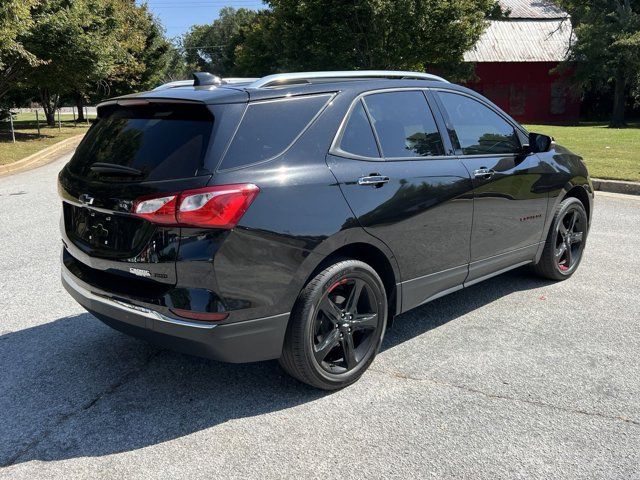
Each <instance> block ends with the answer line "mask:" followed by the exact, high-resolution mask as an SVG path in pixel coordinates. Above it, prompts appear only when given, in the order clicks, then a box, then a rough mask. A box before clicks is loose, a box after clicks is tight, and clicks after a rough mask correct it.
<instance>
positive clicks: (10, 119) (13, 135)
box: [9, 110, 16, 143]
mask: <svg viewBox="0 0 640 480" xmlns="http://www.w3.org/2000/svg"><path fill="white" fill-rule="evenodd" d="M9 123H11V138H12V139H13V143H16V132H15V131H14V130H13V113H11V110H9Z"/></svg>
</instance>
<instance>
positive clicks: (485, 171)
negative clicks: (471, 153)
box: [473, 167, 496, 180]
mask: <svg viewBox="0 0 640 480" xmlns="http://www.w3.org/2000/svg"><path fill="white" fill-rule="evenodd" d="M495 173H496V172H495V170H492V169H490V168H486V167H482V168H479V169H478V170H474V171H473V176H474V177H475V178H481V179H483V180H489V179H490V178H491V177H493V175H494V174H495Z"/></svg>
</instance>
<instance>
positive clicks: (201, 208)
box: [133, 183, 260, 228]
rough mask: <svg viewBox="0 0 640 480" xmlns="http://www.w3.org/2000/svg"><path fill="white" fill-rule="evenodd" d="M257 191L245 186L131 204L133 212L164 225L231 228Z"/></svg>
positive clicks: (249, 185)
mask: <svg viewBox="0 0 640 480" xmlns="http://www.w3.org/2000/svg"><path fill="white" fill-rule="evenodd" d="M259 192H260V189H259V188H258V187H257V186H256V185H253V184H251V183H245V184H236V185H216V186H214V187H205V188H200V189H197V190H186V191H184V192H180V193H176V194H171V195H167V194H165V195H164V196H162V197H142V198H139V199H138V200H136V201H135V202H134V203H133V213H134V214H135V215H137V216H138V217H142V218H144V219H146V220H149V221H150V222H153V223H160V224H164V225H179V226H189V227H205V228H233V227H235V226H236V224H237V223H238V222H239V221H240V219H241V218H242V216H243V215H244V213H245V212H246V211H247V209H248V208H249V206H250V205H251V203H252V202H253V200H254V199H255V197H256V195H258V193H259Z"/></svg>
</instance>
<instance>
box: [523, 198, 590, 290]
mask: <svg viewBox="0 0 640 480" xmlns="http://www.w3.org/2000/svg"><path fill="white" fill-rule="evenodd" d="M573 219H575V220H573ZM588 222H589V220H588V217H587V212H586V211H585V209H584V205H583V204H582V202H581V201H580V200H578V199H577V198H573V197H570V198H567V199H565V200H563V201H562V202H561V203H560V204H559V205H558V207H557V208H556V212H555V215H554V217H553V222H552V223H551V228H550V229H549V234H548V235H547V240H546V242H545V245H544V250H543V251H542V256H541V257H540V260H539V261H538V263H536V264H534V265H533V266H532V269H533V271H534V272H535V273H536V274H537V275H539V276H541V277H543V278H548V279H550V280H558V281H559V280H566V279H567V278H569V277H571V276H572V275H573V274H574V273H575V271H576V270H577V268H578V266H579V265H580V262H581V261H582V254H583V252H584V247H585V244H586V241H587V233H588V231H589V225H588Z"/></svg>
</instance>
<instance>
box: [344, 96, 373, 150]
mask: <svg viewBox="0 0 640 480" xmlns="http://www.w3.org/2000/svg"><path fill="white" fill-rule="evenodd" d="M340 149H341V150H342V151H344V152H348V153H353V154H355V155H360V156H362V157H379V156H380V153H379V152H378V146H377V145H376V139H375V137H374V136H373V130H371V124H370V123H369V119H368V118H367V114H366V113H365V111H364V107H363V106H362V102H358V103H357V104H356V106H355V108H354V109H353V111H352V112H351V116H350V117H349V121H348V122H347V125H346V126H345V128H344V134H343V135H342V140H341V142H340Z"/></svg>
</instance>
